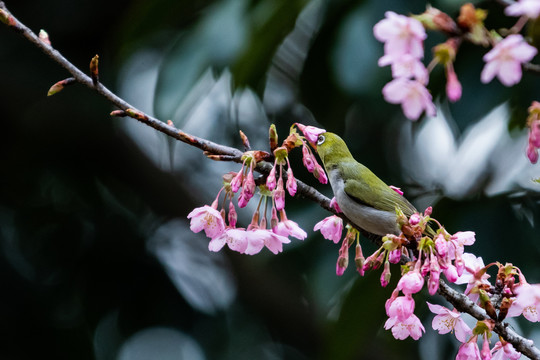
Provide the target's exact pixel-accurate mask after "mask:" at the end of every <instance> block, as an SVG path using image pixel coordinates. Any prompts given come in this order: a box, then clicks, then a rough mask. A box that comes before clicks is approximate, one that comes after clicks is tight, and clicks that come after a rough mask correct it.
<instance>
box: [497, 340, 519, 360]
mask: <svg viewBox="0 0 540 360" xmlns="http://www.w3.org/2000/svg"><path fill="white" fill-rule="evenodd" d="M491 353H492V358H491V360H507V359H510V360H518V359H519V358H520V357H521V353H520V352H519V351H516V349H514V346H513V345H512V344H510V343H506V344H504V345H503V344H502V343H501V342H500V341H497V343H496V344H495V346H494V347H493V349H492V350H491Z"/></svg>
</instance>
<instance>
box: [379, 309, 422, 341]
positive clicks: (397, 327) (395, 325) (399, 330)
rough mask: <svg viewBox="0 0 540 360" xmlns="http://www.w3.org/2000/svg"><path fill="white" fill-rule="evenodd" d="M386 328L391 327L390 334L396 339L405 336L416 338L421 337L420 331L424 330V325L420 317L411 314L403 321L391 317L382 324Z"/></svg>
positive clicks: (404, 337) (402, 338) (401, 338)
mask: <svg viewBox="0 0 540 360" xmlns="http://www.w3.org/2000/svg"><path fill="white" fill-rule="evenodd" d="M384 328H385V329H386V330H388V329H390V328H391V329H392V335H393V336H394V338H396V339H398V340H404V339H406V338H407V337H409V336H410V337H412V338H413V339H414V340H418V339H420V338H421V337H422V332H425V331H426V330H425V329H424V326H423V325H422V323H421V322H420V319H419V318H418V317H417V316H416V315H414V314H412V315H411V316H409V317H408V318H407V319H405V321H399V320H398V318H397V317H391V318H389V319H388V320H386V323H385V324H384Z"/></svg>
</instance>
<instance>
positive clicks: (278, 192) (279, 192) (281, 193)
mask: <svg viewBox="0 0 540 360" xmlns="http://www.w3.org/2000/svg"><path fill="white" fill-rule="evenodd" d="M274 201H275V202H276V209H277V210H283V208H284V207H285V190H284V189H283V179H282V178H279V179H278V182H277V188H276V189H275V190H274Z"/></svg>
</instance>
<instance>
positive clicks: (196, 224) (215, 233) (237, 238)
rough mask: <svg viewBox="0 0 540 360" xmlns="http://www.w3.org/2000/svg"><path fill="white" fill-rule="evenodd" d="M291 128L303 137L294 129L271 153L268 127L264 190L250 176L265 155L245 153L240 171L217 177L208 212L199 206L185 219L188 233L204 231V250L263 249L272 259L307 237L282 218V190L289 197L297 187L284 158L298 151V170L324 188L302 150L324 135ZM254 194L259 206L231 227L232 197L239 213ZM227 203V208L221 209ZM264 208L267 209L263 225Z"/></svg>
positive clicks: (322, 178)
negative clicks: (269, 160)
mask: <svg viewBox="0 0 540 360" xmlns="http://www.w3.org/2000/svg"><path fill="white" fill-rule="evenodd" d="M296 125H297V126H298V127H299V128H300V129H301V130H302V131H303V133H304V136H301V135H299V134H298V133H297V132H296V130H295V129H294V127H291V131H290V134H289V136H288V137H287V138H286V139H285V141H284V142H283V145H282V146H280V147H277V135H276V132H275V127H273V126H271V127H270V144H271V145H270V146H271V148H272V151H273V155H274V166H273V167H272V169H271V170H270V173H269V174H268V176H267V177H266V181H265V182H264V185H259V186H258V187H257V184H256V180H255V176H254V174H253V172H254V169H255V167H256V165H257V163H258V162H259V161H261V159H263V158H265V156H267V155H269V154H268V153H263V152H260V151H247V152H245V153H244V155H243V156H242V161H243V162H242V168H241V169H240V171H239V172H238V173H229V174H226V175H224V176H223V180H224V186H223V188H222V189H221V190H220V191H219V193H218V195H217V197H216V199H215V200H214V202H213V203H212V206H208V205H204V206H202V207H198V208H196V209H194V210H193V211H191V212H190V213H189V214H188V216H187V217H188V219H189V220H190V229H191V230H192V231H193V232H196V233H198V232H200V231H203V230H204V232H205V234H206V236H207V237H209V238H210V239H211V240H210V242H209V244H208V248H209V250H210V251H219V250H221V249H222V248H223V247H224V246H225V245H227V246H228V247H229V248H230V249H231V250H233V251H237V252H240V253H242V254H248V255H253V254H257V253H259V252H260V251H261V250H262V249H263V248H264V247H266V248H268V249H269V250H270V251H271V252H272V253H274V254H277V253H279V252H281V251H283V244H288V243H290V240H289V236H291V237H294V238H297V239H300V240H304V239H305V238H306V237H307V234H306V232H305V231H304V230H302V229H301V228H300V227H299V226H298V224H297V223H296V222H294V221H292V220H289V219H288V218H287V215H286V213H285V189H286V190H287V192H288V193H289V195H290V196H295V194H296V191H297V182H296V179H295V177H294V174H293V171H292V168H291V166H290V163H289V159H288V155H289V151H290V150H292V149H293V148H295V147H298V146H302V152H303V153H304V164H306V167H307V168H308V170H309V171H310V172H313V173H314V175H315V176H316V177H317V178H318V179H319V181H321V182H322V183H326V182H327V178H326V174H325V172H324V170H323V169H322V167H321V166H320V165H319V164H318V163H317V161H316V159H315V156H314V155H313V154H312V153H311V152H308V153H305V150H304V148H306V147H307V146H306V141H316V140H314V139H316V138H317V136H318V135H319V134H321V133H323V132H325V130H323V129H318V128H316V127H313V126H304V125H302V124H296ZM244 138H245V139H244V140H245V142H247V143H249V142H248V141H247V138H246V137H245V135H244ZM284 166H287V170H285V172H286V175H287V176H286V181H285V183H284V180H283V178H284V174H283V173H284ZM257 188H258V189H259V194H260V200H259V203H258V206H257V209H256V211H255V212H254V214H253V216H252V220H251V223H250V224H249V226H248V227H247V228H240V227H237V226H236V222H237V213H236V207H235V205H234V203H233V199H234V197H235V195H236V194H238V206H239V207H240V208H244V207H246V206H247V204H248V203H249V201H250V200H251V199H252V198H253V197H254V195H255V192H256V190H257ZM223 191H224V192H225V196H224V199H223V202H222V204H223V206H222V207H221V209H219V210H218V203H219V199H220V195H221V193H222V192H223ZM227 201H228V206H227V209H225V204H227ZM268 205H269V206H270V208H271V210H270V215H269V217H270V219H269V220H268V215H267V207H268ZM261 207H262V208H261ZM278 215H279V216H278ZM268 222H269V224H268ZM268 225H269V227H268Z"/></svg>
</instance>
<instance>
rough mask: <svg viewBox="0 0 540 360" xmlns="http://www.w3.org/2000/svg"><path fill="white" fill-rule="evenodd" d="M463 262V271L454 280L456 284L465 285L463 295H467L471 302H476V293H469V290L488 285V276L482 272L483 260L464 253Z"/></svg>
mask: <svg viewBox="0 0 540 360" xmlns="http://www.w3.org/2000/svg"><path fill="white" fill-rule="evenodd" d="M463 262H464V265H465V271H464V272H463V274H461V276H460V277H459V278H458V279H457V280H456V284H467V288H466V289H465V294H466V295H469V298H471V300H473V301H476V300H478V293H475V292H473V293H471V290H472V289H474V288H476V287H478V286H479V285H482V284H489V281H488V280H487V279H488V278H489V277H490V275H489V274H487V273H486V272H485V271H483V270H484V268H485V265H484V260H482V258H481V257H476V256H474V255H473V254H469V253H464V254H463Z"/></svg>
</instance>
